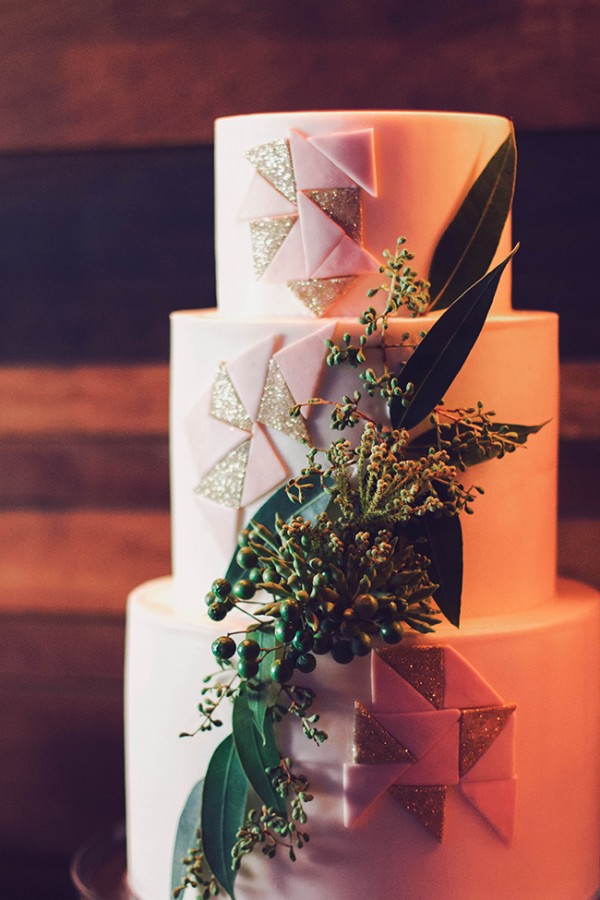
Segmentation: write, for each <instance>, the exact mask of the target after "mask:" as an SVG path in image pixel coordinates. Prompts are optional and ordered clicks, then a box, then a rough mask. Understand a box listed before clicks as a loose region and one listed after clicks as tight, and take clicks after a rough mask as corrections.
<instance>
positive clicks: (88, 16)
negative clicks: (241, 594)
mask: <svg viewBox="0 0 600 900" xmlns="http://www.w3.org/2000/svg"><path fill="white" fill-rule="evenodd" d="M599 17H600V4H598V3H597V2H596V0H570V2H569V3H564V2H563V0H504V2H503V3H482V2H481V0H448V2H442V0H440V2H436V0H429V2H423V3H421V4H407V3H406V4H404V3H402V2H399V0H380V2H379V3H377V4H374V3H367V2H363V3H360V2H352V3H350V2H341V0H339V2H338V0H330V2H329V3H327V4H324V3H322V2H315V0H306V2H304V3H302V4H291V3H282V2H281V0H265V2H254V3H250V2H245V3H243V2H239V0H237V2H236V0H220V2H218V0H205V2H193V0H170V2H168V3H164V2H163V0H160V2H159V0H146V2H145V3H143V4H140V3H136V2H127V0H112V2H110V0H98V2H93V3H81V2H72V0H0V236H1V240H0V298H1V300H0V303H1V310H2V318H1V322H0V460H1V463H0V548H1V549H0V714H1V716H2V729H1V731H0V734H1V738H0V845H1V847H2V848H3V851H2V853H1V854H0V884H2V885H3V887H5V890H6V892H7V894H6V895H7V896H18V895H19V896H20V893H21V888H20V887H19V886H18V885H19V884H20V883H21V879H22V876H23V874H24V873H26V872H29V873H31V872H34V873H35V880H36V883H38V884H40V883H44V884H45V885H46V892H45V896H47V897H50V898H52V897H57V898H60V897H66V896H68V888H67V886H66V885H67V882H66V874H65V873H66V860H67V859H68V857H69V855H70V854H71V853H72V852H73V850H74V849H75V847H76V846H77V845H78V844H79V843H80V842H81V840H82V839H84V838H85V837H87V836H88V835H89V834H91V833H92V832H93V831H94V830H95V829H96V828H98V827H99V826H101V825H103V824H105V823H108V822H111V821H115V820H117V819H119V818H120V817H121V816H122V814H123V771H122V732H121V716H122V707H121V690H122V658H123V624H124V619H123V613H124V604H125V597H126V594H127V592H128V591H129V590H130V589H131V587H133V586H134V585H135V584H136V583H138V582H140V581H142V580H144V579H146V578H149V577H153V576H155V575H161V574H165V573H166V572H168V571H169V569H170V558H169V513H168V463H167V375H168V372H167V352H168V324H167V316H168V312H169V311H170V310H171V309H174V308H182V307H195V306H210V305H213V303H214V264H213V257H212V240H213V239H212V228H213V225H212V148H211V146H210V142H211V135H212V120H213V119H214V118H215V117H216V116H218V115H227V114H232V113H240V112H255V111H259V110H275V109H290V108H298V109H302V108H327V107H336V106H337V107H345V108H352V107H354V108H357V107H375V108H433V109H460V110H467V111H483V112H494V113H501V114H504V115H508V116H511V117H513V118H514V120H515V124H516V127H517V137H518V143H519V149H520V162H519V180H518V196H517V201H516V204H515V236H516V237H517V238H518V239H519V240H520V241H521V243H522V250H521V252H520V254H519V257H518V259H517V261H516V263H515V273H514V284H515V302H516V305H518V306H520V307H521V308H526V307H534V308H545V309H555V310H557V311H559V312H560V314H561V317H562V325H561V340H562V359H563V364H562V379H563V396H562V424H561V471H560V476H561V482H560V565H561V570H562V571H563V572H564V573H565V574H568V575H573V576H576V577H582V578H585V579H586V580H588V581H591V582H593V583H596V584H598V585H600V564H599V562H598V553H597V550H596V548H597V546H598V544H599V543H600V525H599V519H598V482H597V477H596V469H597V458H598V453H597V451H598V448H599V446H600V415H599V413H600V409H599V408H598V407H599V402H598V396H597V393H596V391H595V389H596V386H597V384H598V376H599V375H600V363H599V362H598V337H599V333H600V327H599V324H600V323H599V313H598V311H597V309H598V305H597V297H598V287H597V283H598V275H597V255H598V253H597V247H596V243H597V234H598V225H599V218H600V189H599V183H598V175H597V171H598V159H599V158H600V153H599V151H600V108H599V100H598V97H599V92H598V53H597V47H598V38H599V37H600V27H599ZM29 884H31V881H29Z"/></svg>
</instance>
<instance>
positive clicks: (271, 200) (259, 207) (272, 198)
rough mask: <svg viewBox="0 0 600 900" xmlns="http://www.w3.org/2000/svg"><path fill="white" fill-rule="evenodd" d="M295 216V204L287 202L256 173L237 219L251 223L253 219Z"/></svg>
mask: <svg viewBox="0 0 600 900" xmlns="http://www.w3.org/2000/svg"><path fill="white" fill-rule="evenodd" d="M295 214H296V206H295V204H294V203H290V201H289V200H286V199H285V197H284V196H283V195H282V194H280V193H279V191H276V190H275V188H274V187H272V186H271V185H270V184H269V182H268V181H266V180H265V179H264V178H263V177H262V175H259V174H258V172H255V173H254V178H253V179H252V181H251V182H250V187H249V188H248V191H247V193H246V196H245V197H244V199H243V200H242V204H241V206H240V208H239V209H238V212H237V216H236V219H237V220H238V222H249V221H251V220H252V219H267V218H269V219H271V218H273V217H274V216H289V215H295Z"/></svg>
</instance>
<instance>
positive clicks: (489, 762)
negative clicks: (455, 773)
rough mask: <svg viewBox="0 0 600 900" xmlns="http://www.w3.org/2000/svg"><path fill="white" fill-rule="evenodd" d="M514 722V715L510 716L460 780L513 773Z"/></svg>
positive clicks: (502, 776) (481, 778) (480, 778)
mask: <svg viewBox="0 0 600 900" xmlns="http://www.w3.org/2000/svg"><path fill="white" fill-rule="evenodd" d="M516 724H517V719H516V716H514V715H512V716H510V718H509V719H508V720H507V721H506V723H505V725H504V728H503V729H502V731H501V732H500V733H499V734H498V735H497V736H496V738H495V739H494V740H493V741H492V743H491V744H490V745H489V747H488V748H487V750H486V751H485V753H483V754H482V755H481V756H480V757H479V759H478V760H476V761H475V762H474V763H473V765H472V766H471V767H470V768H469V769H468V771H466V772H465V773H464V774H463V775H462V776H461V780H462V781H491V780H492V779H496V778H509V777H511V776H512V775H513V773H514V771H515V729H516Z"/></svg>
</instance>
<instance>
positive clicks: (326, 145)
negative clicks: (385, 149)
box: [309, 128, 377, 197]
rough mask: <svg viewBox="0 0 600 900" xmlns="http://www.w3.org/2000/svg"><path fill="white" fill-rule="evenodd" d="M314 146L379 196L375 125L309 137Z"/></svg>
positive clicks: (366, 189)
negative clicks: (376, 172) (376, 170)
mask: <svg viewBox="0 0 600 900" xmlns="http://www.w3.org/2000/svg"><path fill="white" fill-rule="evenodd" d="M309 141H310V143H311V144H312V145H313V147H316V148H317V149H318V150H320V151H321V153H323V154H324V155H325V156H326V157H327V159H329V160H330V161H331V162H332V163H333V164H334V165H336V166H337V167H338V168H339V169H341V170H342V171H343V172H345V173H346V175H348V176H349V177H350V178H351V179H352V181H354V182H356V184H358V185H359V186H360V187H362V188H364V190H365V191H367V193H369V194H371V195H372V196H373V197H376V196H377V180H376V177H375V144H374V132H373V129H372V128H363V129H360V130H358V131H336V132H333V133H331V134H319V135H315V136H314V137H310V138H309Z"/></svg>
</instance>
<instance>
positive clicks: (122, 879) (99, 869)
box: [71, 823, 137, 900]
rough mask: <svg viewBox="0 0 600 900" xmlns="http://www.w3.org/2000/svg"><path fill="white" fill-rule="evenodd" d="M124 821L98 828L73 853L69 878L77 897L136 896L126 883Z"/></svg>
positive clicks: (110, 899) (111, 899)
mask: <svg viewBox="0 0 600 900" xmlns="http://www.w3.org/2000/svg"><path fill="white" fill-rule="evenodd" d="M126 866H127V853H126V844H125V825H124V824H123V823H120V824H119V825H113V826H112V827H110V828H106V829H104V830H103V831H100V832H98V833H97V834H96V835H94V837H92V838H91V839H90V840H89V841H87V842H86V843H85V844H84V845H83V846H82V847H81V849H80V850H79V852H78V853H77V854H76V855H75V857H74V859H73V862H72V864H71V879H72V881H73V884H74V885H75V888H76V889H77V892H78V894H79V898H80V900H137V898H136V896H135V894H133V893H132V892H131V890H130V889H129V887H128V886H127V876H126Z"/></svg>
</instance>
